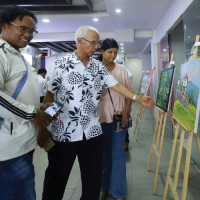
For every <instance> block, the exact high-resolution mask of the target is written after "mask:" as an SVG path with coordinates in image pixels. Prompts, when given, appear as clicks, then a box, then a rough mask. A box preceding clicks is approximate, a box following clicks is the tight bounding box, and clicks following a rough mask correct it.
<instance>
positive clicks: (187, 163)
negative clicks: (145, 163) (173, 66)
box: [163, 35, 199, 200]
mask: <svg viewBox="0 0 200 200" xmlns="http://www.w3.org/2000/svg"><path fill="white" fill-rule="evenodd" d="M196 42H199V35H197V36H196ZM197 52H198V47H197V46H196V47H195V48H194V54H193V56H192V57H191V58H190V59H189V60H192V59H196V58H197ZM173 118H174V119H175V120H176V121H177V125H176V130H175V135H174V141H173V146H172V152H171V158H170V163H169V169H168V173H167V179H166V184H165V190H164V195H163V200H165V199H166V197H167V191H168V186H170V188H171V191H172V194H173V197H174V199H175V200H179V199H180V198H179V196H178V193H177V192H176V189H177V184H178V176H179V170H180V163H181V157H182V151H183V143H184V137H185V132H186V131H188V130H187V128H186V127H185V126H184V125H183V124H182V123H181V122H179V120H177V119H176V118H175V117H173ZM180 127H181V138H180V144H179V148H178V157H177V161H176V169H175V176H174V180H172V178H171V170H172V165H173V160H174V154H175V148H176V144H177V137H178V133H179V129H180ZM196 135H197V134H196ZM196 139H197V146H198V145H199V144H198V143H199V140H198V139H199V138H198V136H197V137H196ZM192 140H193V131H190V132H189V134H188V144H187V153H186V160H185V171H184V179H183V187H182V196H181V200H186V196H187V186H188V177H189V168H190V159H191V151H192Z"/></svg>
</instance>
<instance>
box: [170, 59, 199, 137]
mask: <svg viewBox="0 0 200 200" xmlns="http://www.w3.org/2000/svg"><path fill="white" fill-rule="evenodd" d="M199 77H200V58H198V59H195V60H192V61H189V62H186V63H184V64H182V65H181V68H180V74H179V78H178V83H177V88H176V91H175V93H176V95H175V102H174V108H173V116H174V117H175V119H176V120H178V121H179V122H180V123H181V124H183V125H184V126H185V128H186V129H187V130H189V131H193V132H194V133H197V128H198V121H199V108H200V102H199V101H200V98H199V95H200V90H199V89H200V78H199Z"/></svg>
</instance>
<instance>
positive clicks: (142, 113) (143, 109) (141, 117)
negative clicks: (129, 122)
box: [136, 107, 145, 141]
mask: <svg viewBox="0 0 200 200" xmlns="http://www.w3.org/2000/svg"><path fill="white" fill-rule="evenodd" d="M144 111H145V108H144V107H142V108H141V115H140V124H139V128H138V132H137V136H136V141H137V140H138V137H139V134H140V128H141V125H142V120H143V115H144Z"/></svg>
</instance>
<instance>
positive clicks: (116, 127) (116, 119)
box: [113, 115, 132, 132]
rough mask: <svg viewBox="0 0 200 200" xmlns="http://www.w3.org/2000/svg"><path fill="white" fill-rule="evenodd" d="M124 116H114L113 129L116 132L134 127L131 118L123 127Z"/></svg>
mask: <svg viewBox="0 0 200 200" xmlns="http://www.w3.org/2000/svg"><path fill="white" fill-rule="evenodd" d="M121 120H122V115H113V129H114V131H118V132H119V131H122V130H124V129H127V128H130V127H132V118H131V116H130V117H129V119H128V122H127V123H126V124H125V126H123V127H122V124H121Z"/></svg>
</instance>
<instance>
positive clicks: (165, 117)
mask: <svg viewBox="0 0 200 200" xmlns="http://www.w3.org/2000/svg"><path fill="white" fill-rule="evenodd" d="M164 115H165V116H164V123H163V127H162V134H161V140H160V149H159V153H158V158H157V159H158V161H157V167H156V175H155V181H154V188H153V194H155V193H156V184H157V179H158V171H159V167H160V157H161V152H162V146H163V139H164V135H165V125H166V119H167V113H165V114H164ZM158 137H159V136H158ZM157 148H158V146H156V149H157Z"/></svg>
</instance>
